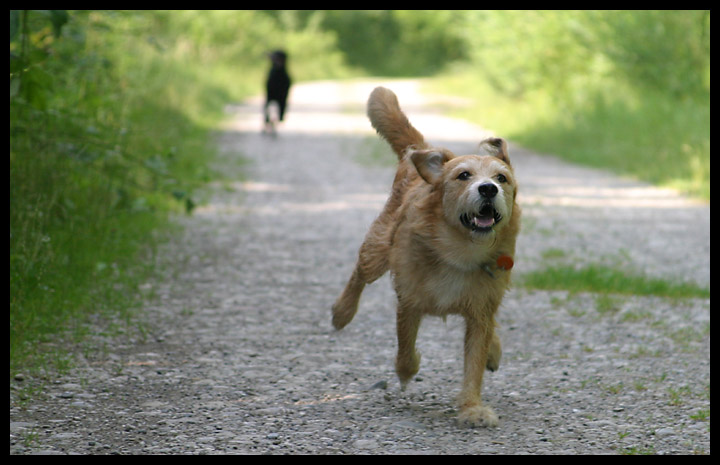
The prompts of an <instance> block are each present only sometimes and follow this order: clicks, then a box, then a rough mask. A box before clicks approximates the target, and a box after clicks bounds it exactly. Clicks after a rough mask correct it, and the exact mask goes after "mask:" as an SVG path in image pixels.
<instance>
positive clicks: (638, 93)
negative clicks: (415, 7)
mask: <svg viewBox="0 0 720 465" xmlns="http://www.w3.org/2000/svg"><path fill="white" fill-rule="evenodd" d="M426 89H427V90H429V91H430V92H440V93H447V94H453V95H460V96H463V97H466V98H468V99H469V100H470V101H471V105H469V106H467V107H464V108H459V109H453V110H452V114H454V115H455V116H458V117H462V118H466V119H469V120H471V121H473V122H476V123H478V124H480V125H482V126H484V127H486V128H488V129H490V130H492V131H494V132H495V133H496V134H498V135H499V136H501V137H505V138H507V139H510V140H512V141H514V142H517V143H519V144H520V145H522V146H524V147H526V148H529V149H533V150H536V151H539V152H541V153H552V154H554V155H557V156H559V157H562V158H564V159H566V160H569V161H572V162H576V163H581V164H584V165H587V166H593V167H598V168H604V169H608V170H610V171H614V172H615V173H618V174H620V175H624V176H629V177H633V178H636V179H639V180H642V181H646V182H649V183H653V184H656V185H659V186H664V187H670V188H673V189H677V190H679V191H681V192H684V193H687V194H689V195H691V196H694V197H697V198H701V199H704V200H708V201H709V199H710V103H709V102H710V99H709V92H708V94H707V95H706V96H694V97H692V98H690V97H687V98H684V99H681V98H678V97H674V96H672V95H670V94H663V93H660V92H658V91H652V90H638V89H631V88H629V87H628V86H626V85H623V84H621V83H619V82H614V81H607V82H600V83H592V82H588V83H586V85H578V86H577V88H576V89H575V91H574V92H572V93H568V94H567V95H565V96H563V97H562V98H560V97H557V96H553V95H551V94H550V93H549V92H544V91H541V90H537V91H533V92H528V93H527V94H525V95H524V96H523V97H522V98H512V97H508V96H504V95H502V94H500V93H498V92H497V91H495V90H494V89H493V88H492V87H491V86H490V85H489V84H487V83H486V82H485V81H484V80H483V79H482V77H481V74H480V73H479V72H478V71H473V70H472V69H471V68H467V67H465V68H459V69H456V70H454V71H453V72H452V73H448V74H446V75H443V76H439V77H437V78H433V79H430V80H428V81H427V84H426Z"/></svg>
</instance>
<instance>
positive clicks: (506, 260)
mask: <svg viewBox="0 0 720 465" xmlns="http://www.w3.org/2000/svg"><path fill="white" fill-rule="evenodd" d="M513 265H515V262H513V259H512V257H511V256H510V255H507V254H504V253H500V256H499V257H498V258H497V260H495V262H494V263H493V262H488V263H484V264H483V265H481V268H482V269H483V270H485V272H486V273H487V274H489V275H490V277H491V278H496V276H495V274H494V273H493V271H498V270H502V271H510V270H511V269H512V267H513Z"/></svg>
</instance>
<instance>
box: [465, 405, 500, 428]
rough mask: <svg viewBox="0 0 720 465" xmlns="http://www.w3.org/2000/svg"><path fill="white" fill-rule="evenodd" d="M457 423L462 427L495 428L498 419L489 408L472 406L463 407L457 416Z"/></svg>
mask: <svg viewBox="0 0 720 465" xmlns="http://www.w3.org/2000/svg"><path fill="white" fill-rule="evenodd" d="M457 419H458V422H459V423H460V424H461V425H463V426H484V427H488V428H491V427H495V426H497V425H498V417H497V415H495V412H493V410H492V409H491V408H490V407H487V406H485V405H473V406H472V407H464V408H462V409H461V410H460V413H459V414H458V418H457Z"/></svg>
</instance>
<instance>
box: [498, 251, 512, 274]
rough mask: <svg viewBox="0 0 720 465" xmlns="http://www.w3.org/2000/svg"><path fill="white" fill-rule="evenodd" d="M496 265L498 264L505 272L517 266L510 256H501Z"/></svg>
mask: <svg viewBox="0 0 720 465" xmlns="http://www.w3.org/2000/svg"><path fill="white" fill-rule="evenodd" d="M495 263H497V266H498V268H501V269H503V270H505V271H507V270H510V269H512V267H513V265H514V264H515V263H514V262H513V259H512V258H511V257H510V256H509V255H500V256H499V257H498V259H497V261H496V262H495Z"/></svg>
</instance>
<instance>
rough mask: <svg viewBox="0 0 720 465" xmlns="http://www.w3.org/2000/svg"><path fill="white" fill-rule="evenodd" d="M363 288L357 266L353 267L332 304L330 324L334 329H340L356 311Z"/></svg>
mask: <svg viewBox="0 0 720 465" xmlns="http://www.w3.org/2000/svg"><path fill="white" fill-rule="evenodd" d="M364 288H365V282H364V281H363V279H362V277H361V274H360V271H359V267H358V266H356V267H355V271H353V274H352V276H351V277H350V280H349V281H348V283H347V285H345V290H344V291H343V293H342V294H341V295H340V297H338V299H337V300H336V301H335V305H333V306H332V315H333V316H332V324H333V326H334V327H335V329H342V328H344V327H345V325H347V324H348V323H350V322H351V321H352V319H353V317H354V316H355V313H357V309H358V304H359V303H360V295H361V294H362V291H363V289H364Z"/></svg>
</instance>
